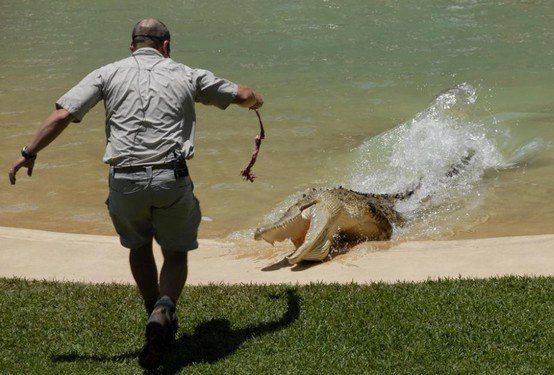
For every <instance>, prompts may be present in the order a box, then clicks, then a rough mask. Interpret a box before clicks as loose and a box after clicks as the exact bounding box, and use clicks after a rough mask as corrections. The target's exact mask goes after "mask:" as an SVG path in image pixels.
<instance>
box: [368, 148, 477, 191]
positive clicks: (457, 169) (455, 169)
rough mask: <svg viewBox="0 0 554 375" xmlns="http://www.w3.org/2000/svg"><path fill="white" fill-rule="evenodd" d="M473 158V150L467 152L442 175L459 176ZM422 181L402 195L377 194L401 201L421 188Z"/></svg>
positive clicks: (421, 179)
mask: <svg viewBox="0 0 554 375" xmlns="http://www.w3.org/2000/svg"><path fill="white" fill-rule="evenodd" d="M474 156H475V150H473V149H469V150H468V152H467V155H465V156H464V157H462V159H461V160H460V162H459V163H457V164H454V165H452V166H451V167H450V169H449V170H448V172H446V173H445V174H444V175H445V176H446V177H454V176H456V175H458V174H460V173H461V172H462V171H463V169H464V168H465V167H467V166H468V164H469V163H470V161H471V159H473V157H474ZM422 181H423V178H422V177H420V179H419V181H418V182H417V184H415V185H414V186H413V187H411V188H409V189H408V190H406V191H404V192H402V193H397V194H379V195H380V196H381V197H383V198H385V199H389V200H394V201H403V200H406V199H408V198H410V197H411V196H412V195H414V194H415V192H416V191H418V190H419V189H420V188H421V182H422Z"/></svg>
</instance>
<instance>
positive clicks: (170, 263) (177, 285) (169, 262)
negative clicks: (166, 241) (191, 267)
mask: <svg viewBox="0 0 554 375" xmlns="http://www.w3.org/2000/svg"><path fill="white" fill-rule="evenodd" d="M162 254H163V256H164V264H163V266H162V271H161V272H160V296H168V297H169V298H171V300H172V301H173V303H175V304H176V303H177V300H178V299H179V296H180V295H181V292H182V291H183V287H184V285H185V281H186V280H187V271H188V262H187V252H186V251H185V252H177V251H169V250H165V249H163V248H162Z"/></svg>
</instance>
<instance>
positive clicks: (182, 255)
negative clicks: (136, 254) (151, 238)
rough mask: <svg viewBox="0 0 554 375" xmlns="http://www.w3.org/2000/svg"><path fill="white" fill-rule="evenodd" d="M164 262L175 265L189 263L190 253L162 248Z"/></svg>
mask: <svg viewBox="0 0 554 375" xmlns="http://www.w3.org/2000/svg"><path fill="white" fill-rule="evenodd" d="M162 254H163V256H164V260H167V261H170V262H172V263H173V262H174V263H184V264H186V263H187V260H188V251H174V250H168V249H164V248H162Z"/></svg>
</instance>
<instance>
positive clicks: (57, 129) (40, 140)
mask: <svg viewBox="0 0 554 375" xmlns="http://www.w3.org/2000/svg"><path fill="white" fill-rule="evenodd" d="M72 119H73V117H72V115H71V114H70V113H69V112H68V111H67V110H65V109H63V108H59V109H56V110H55V111H54V112H52V113H51V114H50V116H48V117H47V118H46V120H44V122H43V124H42V125H41V127H40V128H39V129H38V131H37V133H36V134H35V138H34V139H33V141H32V142H31V143H29V144H28V146H27V148H26V150H27V153H29V154H30V155H36V154H37V153H38V152H39V151H40V150H42V149H43V148H45V147H46V146H48V145H49V144H50V143H51V142H52V141H53V140H54V139H56V137H57V136H58V135H60V134H61V132H62V131H63V130H64V129H65V128H66V127H67V125H68V124H69V123H70V122H71V120H72ZM34 166H35V158H34V157H33V158H30V159H25V157H23V156H21V157H19V158H17V159H16V160H15V162H14V163H13V166H12V169H10V173H9V176H10V182H11V184H12V185H15V175H16V173H17V171H18V170H19V169H21V167H24V168H27V174H28V175H29V176H31V175H32V174H33V167H34Z"/></svg>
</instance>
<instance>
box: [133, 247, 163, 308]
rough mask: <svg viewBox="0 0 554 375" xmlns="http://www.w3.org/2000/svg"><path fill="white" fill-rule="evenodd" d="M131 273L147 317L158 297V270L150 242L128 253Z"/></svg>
mask: <svg viewBox="0 0 554 375" xmlns="http://www.w3.org/2000/svg"><path fill="white" fill-rule="evenodd" d="M129 263H130V264H131V273H132V274H133V278H134V279H135V282H136V283H137V286H138V288H139V291H140V294H141V295H142V298H143V299H144V306H145V307H146V311H147V313H148V315H150V314H151V313H152V310H153V309H154V304H155V303H156V301H157V300H158V297H159V295H160V291H159V287H158V269H157V268H156V261H155V260H154V253H153V252H152V241H150V243H148V244H147V245H144V246H142V247H139V248H136V249H131V251H130V253H129Z"/></svg>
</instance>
